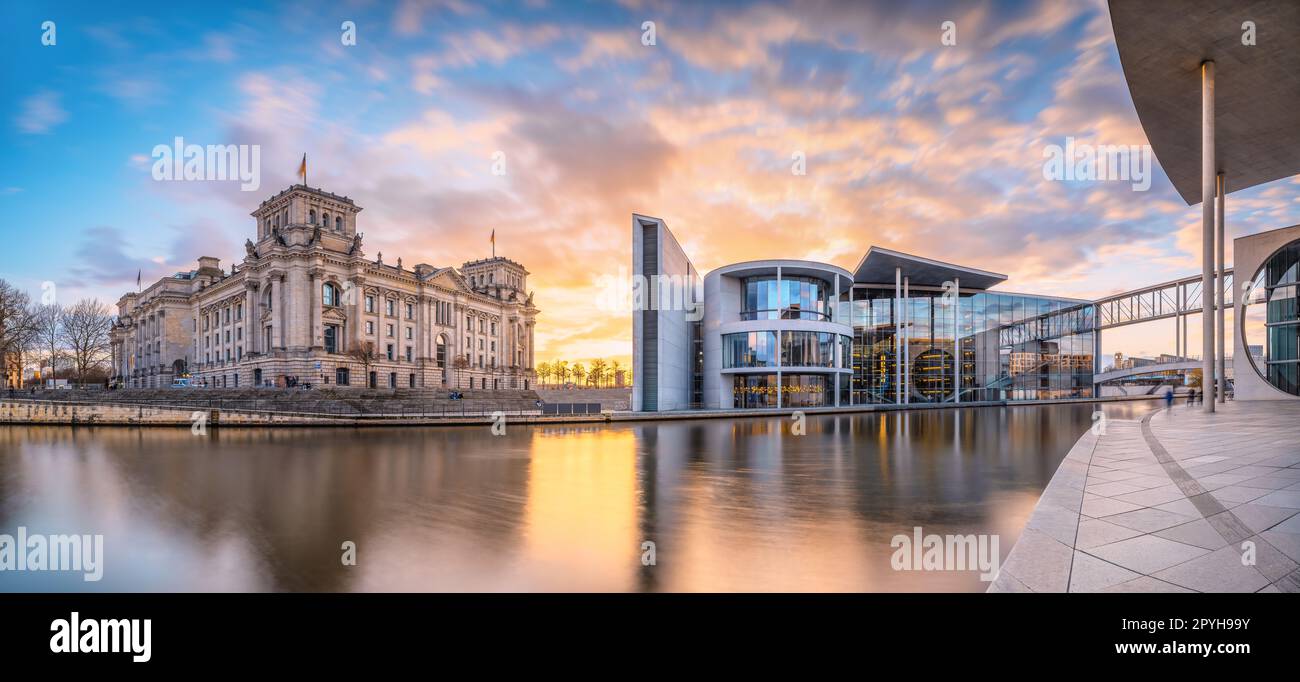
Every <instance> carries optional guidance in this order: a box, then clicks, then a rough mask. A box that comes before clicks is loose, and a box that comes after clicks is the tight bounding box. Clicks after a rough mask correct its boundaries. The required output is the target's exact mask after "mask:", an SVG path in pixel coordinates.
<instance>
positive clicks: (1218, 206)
mask: <svg viewBox="0 0 1300 682" xmlns="http://www.w3.org/2000/svg"><path fill="white" fill-rule="evenodd" d="M1218 181H1219V182H1218V192H1216V196H1215V202H1214V235H1215V240H1216V241H1217V242H1218V244H1217V246H1216V249H1217V252H1218V255H1219V273H1218V277H1217V278H1215V280H1214V283H1215V286H1214V295H1215V296H1217V297H1218V299H1219V309H1218V311H1217V312H1216V322H1217V324H1216V327H1217V330H1218V336H1217V337H1215V338H1216V341H1217V345H1218V359H1219V383H1218V392H1217V393H1216V394H1215V395H1216V397H1217V398H1218V401H1219V402H1221V403H1222V402H1224V401H1226V400H1227V399H1228V372H1227V369H1228V368H1227V360H1226V359H1225V358H1224V350H1225V348H1226V346H1227V342H1226V340H1225V339H1224V315H1225V310H1224V308H1225V307H1226V306H1225V305H1224V303H1225V302H1226V301H1227V300H1228V297H1227V296H1226V295H1225V293H1224V286H1223V283H1224V282H1226V281H1227V277H1228V272H1227V270H1228V268H1227V266H1226V265H1225V264H1224V263H1225V260H1224V259H1225V255H1226V254H1225V252H1224V251H1225V246H1224V236H1223V234H1224V230H1225V227H1224V224H1223V197H1224V195H1225V194H1227V193H1228V179H1227V178H1226V177H1224V175H1223V173H1219V178H1218Z"/></svg>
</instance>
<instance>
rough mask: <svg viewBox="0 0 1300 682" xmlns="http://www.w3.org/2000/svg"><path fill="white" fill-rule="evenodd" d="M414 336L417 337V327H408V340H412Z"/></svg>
mask: <svg viewBox="0 0 1300 682" xmlns="http://www.w3.org/2000/svg"><path fill="white" fill-rule="evenodd" d="M414 338H415V328H414V327H407V328H406V340H407V341H410V340H411V339H414Z"/></svg>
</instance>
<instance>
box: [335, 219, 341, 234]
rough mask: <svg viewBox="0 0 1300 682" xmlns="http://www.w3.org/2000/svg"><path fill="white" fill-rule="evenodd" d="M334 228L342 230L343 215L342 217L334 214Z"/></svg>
mask: <svg viewBox="0 0 1300 682" xmlns="http://www.w3.org/2000/svg"><path fill="white" fill-rule="evenodd" d="M334 230H335V231H337V232H342V231H343V217H342V216H334Z"/></svg>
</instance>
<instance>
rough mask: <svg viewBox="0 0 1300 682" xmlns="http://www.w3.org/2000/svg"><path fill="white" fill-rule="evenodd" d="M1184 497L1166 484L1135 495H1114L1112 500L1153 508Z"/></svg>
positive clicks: (1172, 485) (1174, 487) (1184, 496)
mask: <svg viewBox="0 0 1300 682" xmlns="http://www.w3.org/2000/svg"><path fill="white" fill-rule="evenodd" d="M1186 497H1187V496H1186V495H1185V494H1184V493H1183V491H1182V490H1181V489H1179V487H1178V486H1176V485H1174V484H1173V483H1168V484H1166V485H1162V486H1160V487H1158V488H1150V489H1148V490H1139V491H1137V492H1135V493H1128V494H1126V495H1116V496H1115V497H1114V498H1113V499H1116V500H1120V501H1121V502H1132V503H1133V504H1137V505H1141V506H1143V507H1154V506H1157V505H1161V504H1164V503H1166V502H1173V501H1174V500H1182V499H1186Z"/></svg>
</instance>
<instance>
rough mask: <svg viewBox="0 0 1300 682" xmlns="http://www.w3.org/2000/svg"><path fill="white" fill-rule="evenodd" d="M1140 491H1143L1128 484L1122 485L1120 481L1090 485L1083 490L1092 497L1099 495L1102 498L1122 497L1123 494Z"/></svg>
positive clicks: (1139, 487) (1140, 487)
mask: <svg viewBox="0 0 1300 682" xmlns="http://www.w3.org/2000/svg"><path fill="white" fill-rule="evenodd" d="M1142 489H1143V488H1142V486H1136V485H1129V484H1128V483H1124V482H1121V481H1103V482H1101V483H1090V484H1088V487H1087V488H1085V490H1086V491H1088V492H1090V493H1092V494H1093V495H1101V496H1102V497H1113V496H1115V495H1123V494H1125V493H1135V492H1137V491H1139V490H1142Z"/></svg>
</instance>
